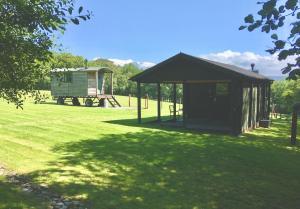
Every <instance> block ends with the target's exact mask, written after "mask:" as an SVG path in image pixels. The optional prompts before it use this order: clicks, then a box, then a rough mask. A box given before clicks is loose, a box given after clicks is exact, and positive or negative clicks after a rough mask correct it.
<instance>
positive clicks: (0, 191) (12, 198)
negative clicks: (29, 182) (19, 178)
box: [0, 176, 47, 209]
mask: <svg viewBox="0 0 300 209" xmlns="http://www.w3.org/2000/svg"><path fill="white" fill-rule="evenodd" d="M46 207H47V204H46V203H42V202H41V200H39V199H37V198H36V197H34V196H33V195H31V194H29V193H26V192H23V191H21V190H20V188H18V187H17V186H15V185H14V184H12V183H9V182H7V181H6V180H5V179H4V178H3V177H2V176H0V209H8V208H10V209H20V208H26V209H30V208H32V209H33V208H35V209H37V208H46Z"/></svg>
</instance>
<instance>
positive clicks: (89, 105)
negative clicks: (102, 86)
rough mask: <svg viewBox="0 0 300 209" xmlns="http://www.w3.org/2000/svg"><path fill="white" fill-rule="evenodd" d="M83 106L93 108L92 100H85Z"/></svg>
mask: <svg viewBox="0 0 300 209" xmlns="http://www.w3.org/2000/svg"><path fill="white" fill-rule="evenodd" d="M85 106H86V107H92V106H93V100H91V99H86V100H85Z"/></svg>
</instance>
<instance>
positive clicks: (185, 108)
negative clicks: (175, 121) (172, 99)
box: [182, 83, 188, 126]
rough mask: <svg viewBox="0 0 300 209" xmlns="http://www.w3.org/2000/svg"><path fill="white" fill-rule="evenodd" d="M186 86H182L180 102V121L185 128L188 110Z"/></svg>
mask: <svg viewBox="0 0 300 209" xmlns="http://www.w3.org/2000/svg"><path fill="white" fill-rule="evenodd" d="M187 85H188V84H186V83H184V84H183V85H182V88H183V99H182V100H183V101H182V105H183V107H182V120H183V126H186V122H187V108H188V104H187V98H188V95H187V93H188V91H187Z"/></svg>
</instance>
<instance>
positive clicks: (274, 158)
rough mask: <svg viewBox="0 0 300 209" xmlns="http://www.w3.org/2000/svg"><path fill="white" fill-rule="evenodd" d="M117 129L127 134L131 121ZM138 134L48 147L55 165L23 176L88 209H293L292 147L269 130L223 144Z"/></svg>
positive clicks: (168, 132) (297, 164)
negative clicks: (80, 201) (55, 157)
mask: <svg viewBox="0 0 300 209" xmlns="http://www.w3.org/2000/svg"><path fill="white" fill-rule="evenodd" d="M120 123H124V125H127V126H129V127H130V126H133V121H131V120H127V121H119V124H120ZM134 125H135V126H136V123H135V124H134ZM281 125H282V126H284V124H280V123H278V128H280V126H281ZM141 126H144V128H143V129H142V130H141V131H140V132H128V133H125V134H106V135H101V136H99V138H94V139H86V140H82V141H79V142H69V143H64V144H61V145H59V146H56V147H55V148H53V152H55V153H57V154H59V156H62V157H60V159H59V160H58V161H55V162H51V163H50V164H49V169H46V170H41V171H37V172H33V173H31V174H30V176H31V178H32V179H34V180H37V181H48V183H49V186H50V187H51V188H52V189H54V190H56V191H60V192H61V193H62V194H64V195H67V196H72V197H78V198H82V199H85V201H86V204H87V206H88V208H100V209H101V208H103V209H104V208H105V209H108V208H128V209H129V208H130V209H134V208H158V209H159V208H224V209H226V208H228V209H229V208H230V209H232V208H245V209H247V208H249V209H250V208H297V207H298V206H299V204H300V199H299V198H298V194H299V192H300V182H299V181H298V175H299V172H300V169H299V168H300V155H299V147H298V146H296V147H294V148H291V149H290V148H288V147H287V144H286V143H285V142H282V141H283V140H280V139H281V137H282V135H281V134H282V133H281V132H280V131H278V132H277V130H276V129H274V131H275V132H274V133H273V132H270V133H269V132H268V130H265V129H264V130H262V131H260V130H258V133H257V132H255V133H252V134H251V133H249V134H246V135H244V136H242V137H231V136H226V135H219V134H209V133H202V134H199V133H194V132H189V131H184V132H182V131H181V130H179V131H178V130H175V129H172V128H171V129H169V128H167V129H165V128H163V129H161V128H159V127H157V129H150V128H149V127H151V128H153V126H155V127H156V125H153V124H142V125H141ZM260 134H261V135H260ZM264 135H265V136H266V139H264Z"/></svg>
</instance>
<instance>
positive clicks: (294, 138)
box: [291, 109, 298, 145]
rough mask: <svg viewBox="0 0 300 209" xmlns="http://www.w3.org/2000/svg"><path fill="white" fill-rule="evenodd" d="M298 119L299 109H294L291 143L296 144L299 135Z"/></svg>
mask: <svg viewBox="0 0 300 209" xmlns="http://www.w3.org/2000/svg"><path fill="white" fill-rule="evenodd" d="M297 119H298V111H296V109H294V110H293V116H292V128H291V144H292V145H295V144H296V137H297Z"/></svg>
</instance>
